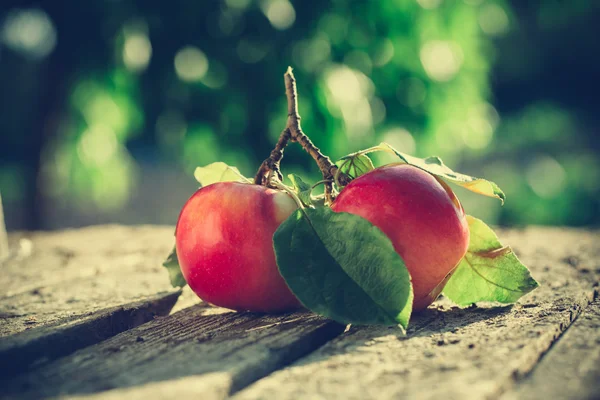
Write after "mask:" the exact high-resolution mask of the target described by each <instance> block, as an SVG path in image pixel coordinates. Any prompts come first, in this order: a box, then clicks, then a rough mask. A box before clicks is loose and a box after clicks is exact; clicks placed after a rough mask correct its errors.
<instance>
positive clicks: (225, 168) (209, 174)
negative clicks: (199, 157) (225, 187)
mask: <svg viewBox="0 0 600 400" xmlns="http://www.w3.org/2000/svg"><path fill="white" fill-rule="evenodd" d="M194 177H195V178H196V180H197V181H198V182H200V185H202V186H203V187H204V186H208V185H212V184H213V183H217V182H243V183H251V182H252V181H251V180H250V179H248V178H246V177H245V176H244V175H242V174H241V173H240V171H239V170H238V169H237V168H236V167H231V166H229V165H227V164H225V163H224V162H220V161H219V162H214V163H212V164H209V165H207V166H205V167H198V168H196V170H195V171H194Z"/></svg>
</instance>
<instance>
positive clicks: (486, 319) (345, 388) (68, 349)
mask: <svg viewBox="0 0 600 400" xmlns="http://www.w3.org/2000/svg"><path fill="white" fill-rule="evenodd" d="M172 234H173V228H172V227H156V226H140V227H123V226H98V227H90V228H85V229H79V230H68V231H61V232H52V233H41V232H35V233H18V234H12V235H10V237H9V241H10V248H11V255H10V258H9V259H8V260H6V261H4V262H2V263H1V264H0V271H1V273H0V397H1V398H44V397H55V396H60V397H69V398H72V397H86V398H87V397H91V398H102V399H104V398H107V399H111V398H126V399H131V398H133V399H137V398H139V399H145V400H147V399H155V398H177V399H181V398H194V399H222V398H228V397H233V398H235V399H337V398H346V399H347V398H350V399H398V398H400V399H402V398H407V399H428V398H431V399H433V398H445V399H498V398H499V399H536V398H540V399H542V398H543V399H546V398H552V399H593V398H600V302H599V300H596V297H597V294H598V282H599V277H600V232H599V231H590V230H576V229H562V228H540V227H531V228H527V229H511V230H499V234H500V237H501V238H502V239H503V241H504V242H505V243H506V244H511V245H512V246H513V247H514V248H515V250H516V252H517V254H518V255H519V256H520V258H521V260H522V261H523V262H524V263H525V264H526V265H528V266H529V267H530V269H531V270H532V273H533V275H534V276H535V277H536V278H537V279H538V281H539V282H540V283H541V287H540V288H539V289H537V290H536V291H534V292H533V293H531V294H529V295H527V296H525V297H524V298H523V299H521V301H520V302H519V303H518V304H515V305H513V306H500V307H493V306H490V305H479V306H478V307H470V308H468V309H459V308H457V307H454V306H452V305H451V304H450V303H448V302H447V301H445V300H444V299H442V300H440V301H438V302H437V303H435V307H432V308H430V309H429V310H428V311H426V312H424V313H422V314H420V315H414V316H413V318H412V321H411V325H410V328H409V330H408V333H407V334H406V335H404V334H402V332H401V331H400V330H399V329H397V328H388V327H358V326H350V327H346V326H343V325H340V324H337V323H335V322H332V321H329V320H327V319H324V318H321V317H319V316H316V315H314V314H311V313H308V312H299V313H293V314H284V315H259V314H252V313H234V312H230V311H227V310H224V309H219V308H214V307H210V306H208V305H207V304H204V303H200V302H199V301H198V300H197V298H196V297H195V296H194V295H193V294H192V293H190V292H189V291H188V290H184V291H183V293H182V292H180V291H175V290H173V289H171V288H170V287H169V284H168V282H167V281H168V279H167V276H166V271H164V270H163V268H162V267H161V266H160V262H161V261H162V259H163V258H164V256H165V255H166V254H167V253H168V251H169V248H170V246H171V244H172V240H173V238H172Z"/></svg>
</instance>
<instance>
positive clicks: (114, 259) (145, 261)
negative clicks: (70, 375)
mask: <svg viewBox="0 0 600 400" xmlns="http://www.w3.org/2000/svg"><path fill="white" fill-rule="evenodd" d="M9 239H10V240H9V241H10V247H11V250H12V251H11V258H9V259H8V260H5V261H4V262H0V271H1V273H0V337H3V336H7V335H12V334H15V333H19V332H23V331H26V330H28V329H33V328H37V327H40V326H44V325H47V324H53V323H56V322H59V321H61V320H66V319H69V318H73V317H75V316H81V317H85V316H88V315H89V314H90V313H92V312H95V311H98V310H101V309H104V308H107V307H116V306H120V305H123V304H127V303H130V302H132V301H136V300H140V299H143V298H144V297H147V296H152V295H154V294H156V293H159V292H166V291H170V290H172V288H171V286H170V284H169V281H168V278H167V275H166V273H165V271H164V268H163V267H162V266H161V262H162V260H163V259H164V258H165V257H166V255H167V254H168V252H169V251H170V249H171V247H172V245H173V228H172V227H154V226H140V227H124V226H117V225H108V226H96V227H90V228H84V229H74V230H65V231H59V232H35V233H16V234H11V235H10V238H9Z"/></svg>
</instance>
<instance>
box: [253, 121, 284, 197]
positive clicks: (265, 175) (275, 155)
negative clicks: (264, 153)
mask: <svg viewBox="0 0 600 400" xmlns="http://www.w3.org/2000/svg"><path fill="white" fill-rule="evenodd" d="M290 139H291V135H290V130H289V129H288V128H285V129H284V130H283V132H281V135H280V136H279V140H278V141H277V144H276V145H275V148H274V149H273V150H272V151H271V154H270V155H269V158H267V159H266V160H265V161H263V162H262V164H261V165H260V168H259V169H258V172H257V173H256V176H255V177H254V184H256V185H263V186H270V177H271V176H273V174H274V175H275V176H276V177H277V178H278V179H279V180H280V181H281V180H283V175H281V169H280V164H281V159H282V158H283V149H284V148H285V146H287V144H288V142H289V141H290Z"/></svg>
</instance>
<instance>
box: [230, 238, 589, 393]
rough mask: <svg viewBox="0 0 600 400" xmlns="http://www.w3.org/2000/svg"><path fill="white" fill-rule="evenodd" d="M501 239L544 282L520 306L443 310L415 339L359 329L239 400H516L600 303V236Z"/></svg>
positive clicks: (419, 325) (421, 321)
mask: <svg viewBox="0 0 600 400" xmlns="http://www.w3.org/2000/svg"><path fill="white" fill-rule="evenodd" d="M500 233H501V235H500V236H501V238H503V240H504V242H505V243H506V244H512V245H513V246H514V247H516V251H517V254H518V255H519V256H520V258H521V259H522V261H523V262H524V263H525V264H526V265H528V266H530V268H531V270H532V272H533V275H534V276H535V277H536V278H537V279H538V280H539V281H540V283H541V287H540V288H539V289H538V290H536V291H534V292H533V293H531V294H530V295H528V296H526V297H524V298H523V299H522V300H521V301H520V302H519V303H518V304H516V305H514V306H506V307H496V308H494V307H489V306H485V307H483V306H482V307H476V308H469V309H464V310H461V309H459V308H457V307H453V306H451V305H449V303H446V302H444V301H441V302H438V303H437V308H435V309H430V310H429V311H427V312H425V313H423V314H421V315H418V316H415V317H414V318H413V321H412V322H411V327H410V328H409V331H408V334H407V335H406V336H404V335H402V333H401V332H400V331H399V330H398V329H394V328H391V329H390V328H382V327H353V328H352V329H351V330H350V331H348V332H347V333H345V334H344V335H342V336H340V337H338V338H337V339H335V340H333V341H331V342H330V343H328V344H327V345H325V346H323V347H322V348H321V349H319V350H318V351H316V352H314V353H313V354H311V355H310V356H308V357H305V358H303V359H302V360H300V361H298V362H297V363H295V364H293V365H292V366H290V367H288V368H285V369H283V370H281V371H278V372H276V373H274V374H272V375H270V376H269V377H267V378H265V379H262V380H260V381H258V382H256V383H255V384H253V385H251V386H249V387H248V388H246V389H244V390H243V391H241V392H239V393H238V394H237V395H236V396H235V398H236V399H271V398H277V399H298V398H319V399H329V398H338V396H340V394H343V397H344V398H346V399H405V398H406V399H413V398H419V399H437V398H445V399H465V398H469V399H487V398H497V397H499V396H500V395H502V394H503V393H506V392H508V391H510V390H511V389H512V388H513V386H514V385H515V383H516V382H518V381H520V380H524V379H526V378H527V376H528V374H529V373H530V372H531V370H532V369H533V368H534V367H535V365H536V364H537V363H538V361H539V359H540V357H542V355H543V354H544V353H546V352H547V351H548V350H549V349H550V348H551V346H552V345H553V343H554V342H555V341H556V340H557V339H558V338H559V337H560V336H561V334H562V333H563V332H564V331H565V330H566V329H567V328H568V327H569V325H570V324H571V323H572V322H573V321H574V320H575V318H576V317H577V316H578V315H579V314H580V313H581V311H582V310H583V309H585V308H586V307H587V305H588V304H589V303H590V302H591V301H592V299H593V298H594V296H595V295H596V289H595V288H596V287H597V285H598V272H599V271H598V265H600V263H599V260H600V235H599V234H598V232H597V231H594V232H586V231H578V230H566V229H547V228H546V229H544V228H530V229H526V230H522V231H514V230H513V231H502V232H500ZM588 357H589V356H588ZM556 379H559V377H558V376H556Z"/></svg>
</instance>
